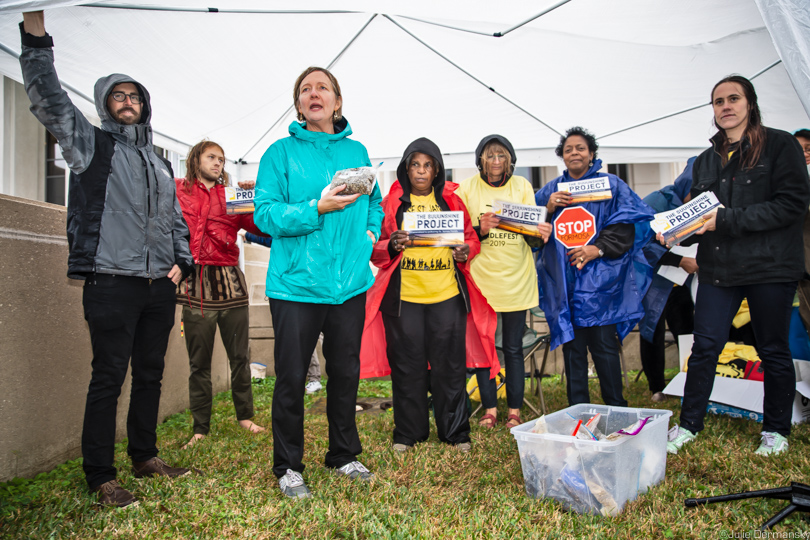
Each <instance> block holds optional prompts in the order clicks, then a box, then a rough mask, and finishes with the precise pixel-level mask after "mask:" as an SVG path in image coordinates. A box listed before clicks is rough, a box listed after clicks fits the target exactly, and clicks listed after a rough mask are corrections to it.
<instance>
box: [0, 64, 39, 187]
mask: <svg viewBox="0 0 810 540" xmlns="http://www.w3.org/2000/svg"><path fill="white" fill-rule="evenodd" d="M2 88H3V90H2V98H3V99H2V101H0V103H2V105H3V118H2V132H3V134H2V138H1V139H0V141H2V146H0V150H1V151H2V159H0V179H1V180H2V182H0V188H2V189H0V193H5V194H8V195H14V196H16V197H25V198H26V199H33V200H37V201H44V200H45V128H44V127H43V126H42V124H40V123H39V122H38V121H37V119H36V118H34V115H33V114H31V111H30V110H28V107H29V106H30V105H31V102H30V101H29V100H28V95H27V94H26V93H25V88H24V87H23V85H21V84H20V83H18V82H16V81H13V80H11V79H9V78H6V77H2Z"/></svg>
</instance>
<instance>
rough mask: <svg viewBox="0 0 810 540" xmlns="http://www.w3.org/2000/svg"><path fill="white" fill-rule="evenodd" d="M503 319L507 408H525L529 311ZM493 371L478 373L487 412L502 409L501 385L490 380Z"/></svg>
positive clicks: (505, 313)
mask: <svg viewBox="0 0 810 540" xmlns="http://www.w3.org/2000/svg"><path fill="white" fill-rule="evenodd" d="M499 315H500V316H501V342H502V346H501V350H502V351H503V363H504V364H505V366H504V367H505V368H506V405H507V406H508V407H509V408H510V409H520V408H521V407H522V406H523V394H524V392H525V389H526V370H525V363H524V361H523V333H524V332H525V330H526V310H525V309H523V310H521V311H502V312H500V313H499ZM489 374H490V371H489V368H488V367H486V368H478V369H476V370H475V380H476V381H478V393H479V394H480V395H481V403H482V404H483V405H484V408H485V409H494V408H495V407H497V406H498V385H497V383H496V382H495V379H490V378H489Z"/></svg>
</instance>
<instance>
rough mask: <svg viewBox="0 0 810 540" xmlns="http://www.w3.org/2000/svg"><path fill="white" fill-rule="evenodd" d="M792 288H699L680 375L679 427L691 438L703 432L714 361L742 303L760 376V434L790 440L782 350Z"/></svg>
mask: <svg viewBox="0 0 810 540" xmlns="http://www.w3.org/2000/svg"><path fill="white" fill-rule="evenodd" d="M795 292H796V282H795V281H793V282H789V283H761V284H756V285H741V286H738V287H715V286H714V285H711V284H709V283H704V282H700V285H699V286H698V293H697V301H696V302H695V342H694V344H693V345H692V355H691V356H690V357H689V366H688V367H689V369H688V370H687V372H686V385H685V387H684V395H683V407H682V408H681V424H680V425H681V426H682V427H683V428H685V429H688V430H689V431H691V432H692V433H697V432H698V431H701V430H702V429H703V417H704V416H705V415H706V406H707V405H708V403H709V396H711V393H712V387H713V386H714V375H715V370H716V369H717V358H718V356H720V353H721V352H722V351H723V347H725V345H726V341H727V339H728V332H729V328H731V321H732V320H733V319H734V315H735V314H736V313H737V310H738V309H739V307H740V302H742V299H743V298H748V307H749V310H750V313H751V325H752V327H753V330H754V336H755V337H756V340H757V353H758V354H759V357H760V359H761V360H762V368H763V370H764V372H765V381H764V385H765V388H764V389H765V399H764V403H763V411H764V413H765V420H764V422H763V424H762V429H763V431H772V432H776V433H779V434H780V435H784V436H785V437H787V436H788V435H790V418H791V416H792V414H793V399H794V397H795V396H796V373H795V371H794V369H793V359H792V357H791V354H790V347H789V345H788V330H789V328H790V312H791V306H792V304H793V294H794V293H795Z"/></svg>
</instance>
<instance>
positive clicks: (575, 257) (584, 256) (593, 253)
mask: <svg viewBox="0 0 810 540" xmlns="http://www.w3.org/2000/svg"><path fill="white" fill-rule="evenodd" d="M598 258H599V248H598V247H596V246H582V247H578V248H574V249H572V250H570V251H569V252H568V260H569V261H570V262H571V266H574V265H576V267H577V270H582V267H583V266H585V265H586V264H588V263H589V262H591V261H592V260H594V259H598Z"/></svg>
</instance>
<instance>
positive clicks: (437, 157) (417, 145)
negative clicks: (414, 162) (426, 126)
mask: <svg viewBox="0 0 810 540" xmlns="http://www.w3.org/2000/svg"><path fill="white" fill-rule="evenodd" d="M414 152H421V153H422V154H427V155H429V156H430V157H432V158H433V160H434V161H435V162H436V166H437V167H438V171H437V174H436V178H434V179H433V193H434V194H435V195H436V200H437V201H438V200H439V199H440V198H441V196H442V192H443V191H444V177H445V173H444V160H443V159H442V153H441V151H440V150H439V147H438V146H436V143H434V142H433V141H431V140H430V139H427V138H425V137H422V138H420V139H416V140H415V141H413V142H412V143H411V144H409V145H408V148H406V149H405V153H404V154H402V161H400V162H399V167H397V180H399V183H400V185H401V186H402V191H404V192H405V193H404V194H403V196H402V200H403V201H410V200H411V181H410V180H409V179H408V163H407V161H408V156H410V155H411V154H413V153H414Z"/></svg>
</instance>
